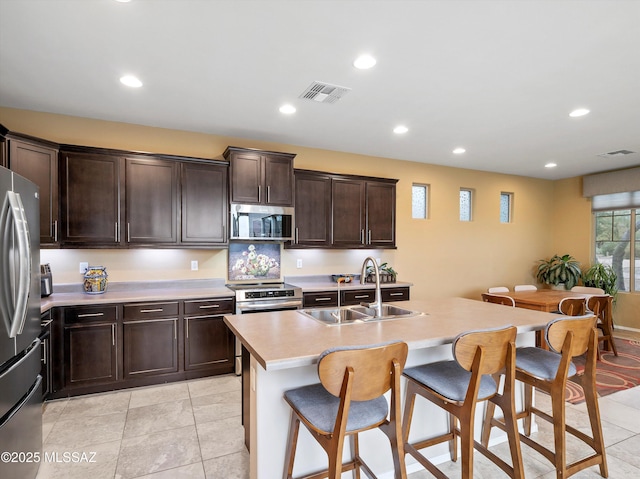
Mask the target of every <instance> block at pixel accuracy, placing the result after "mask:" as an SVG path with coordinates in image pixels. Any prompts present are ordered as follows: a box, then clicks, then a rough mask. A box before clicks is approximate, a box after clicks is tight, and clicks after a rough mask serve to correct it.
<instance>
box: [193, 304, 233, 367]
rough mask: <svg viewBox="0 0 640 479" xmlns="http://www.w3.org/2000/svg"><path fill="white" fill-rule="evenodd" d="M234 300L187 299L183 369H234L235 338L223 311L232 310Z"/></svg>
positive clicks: (230, 311)
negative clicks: (225, 320)
mask: <svg viewBox="0 0 640 479" xmlns="http://www.w3.org/2000/svg"><path fill="white" fill-rule="evenodd" d="M233 307H234V304H233V300H232V299H222V300H219V299H210V300H195V301H185V302H184V369H185V370H186V371H193V370H199V369H210V370H211V371H212V372H213V371H218V372H220V373H225V372H232V371H233V360H234V350H233V349H234V341H235V339H234V337H233V334H232V333H231V331H230V330H229V328H228V327H227V325H226V324H224V319H223V318H222V314H226V313H233Z"/></svg>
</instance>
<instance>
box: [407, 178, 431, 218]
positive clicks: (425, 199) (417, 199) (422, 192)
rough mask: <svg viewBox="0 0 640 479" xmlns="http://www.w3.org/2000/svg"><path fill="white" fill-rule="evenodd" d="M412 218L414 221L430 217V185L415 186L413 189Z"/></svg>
mask: <svg viewBox="0 0 640 479" xmlns="http://www.w3.org/2000/svg"><path fill="white" fill-rule="evenodd" d="M411 217H412V218H414V219H427V218H428V217H429V185H419V184H414V185H413V186H412V187H411Z"/></svg>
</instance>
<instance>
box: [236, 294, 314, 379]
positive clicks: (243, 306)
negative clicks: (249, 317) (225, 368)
mask: <svg viewBox="0 0 640 479" xmlns="http://www.w3.org/2000/svg"><path fill="white" fill-rule="evenodd" d="M301 308H302V298H298V299H287V300H279V301H236V314H252V313H273V312H276V311H290V310H294V309H301ZM235 356H236V358H235V361H236V364H235V373H236V374H237V375H238V376H239V375H241V374H242V343H241V342H240V340H239V339H238V338H236V347H235Z"/></svg>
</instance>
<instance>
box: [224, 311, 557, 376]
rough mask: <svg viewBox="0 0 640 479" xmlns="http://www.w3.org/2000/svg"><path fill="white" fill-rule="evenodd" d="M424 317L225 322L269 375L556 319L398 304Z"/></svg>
mask: <svg viewBox="0 0 640 479" xmlns="http://www.w3.org/2000/svg"><path fill="white" fill-rule="evenodd" d="M395 304H397V305H398V306H401V307H403V308H407V309H411V310H414V311H422V312H424V313H427V314H426V315H424V316H416V317H409V318H403V319H393V320H386V321H371V322H367V323H354V324H343V325H339V326H330V325H326V324H322V323H320V322H318V321H316V320H314V319H312V318H309V317H308V316H305V315H303V314H301V313H299V312H298V311H279V312H269V313H255V314H244V315H226V316H225V322H226V323H227V325H228V326H229V328H231V330H232V332H233V333H234V334H235V335H236V336H237V337H238V338H239V339H240V341H241V342H242V344H243V345H244V346H245V347H246V348H247V349H248V350H249V351H250V353H251V354H252V355H253V356H254V357H255V359H256V360H257V361H258V363H259V364H260V365H261V366H262V367H263V368H265V369H266V370H276V369H287V368H294V367H299V366H307V365H310V364H313V363H314V362H315V361H316V358H317V357H318V355H319V354H320V353H322V352H323V351H324V350H326V349H328V348H331V347H336V346H346V345H362V344H374V343H380V342H384V341H391V340H402V341H405V342H407V344H408V345H409V349H410V350H411V349H420V348H427V347H431V346H438V345H442V344H447V343H451V342H452V340H453V339H454V338H455V337H456V336H457V335H458V334H460V333H462V332H465V331H469V330H474V329H486V328H498V327H504V326H507V325H514V326H516V327H517V328H518V333H525V332H530V331H536V330H539V329H543V328H544V326H545V325H546V324H547V323H548V322H549V321H551V320H552V319H554V318H557V317H558V315H557V314H553V313H542V312H539V311H533V310H528V309H521V308H511V307H507V306H502V305H497V304H492V303H484V302H482V301H476V300H471V299H465V298H445V299H433V300H411V301H403V302H399V303H395Z"/></svg>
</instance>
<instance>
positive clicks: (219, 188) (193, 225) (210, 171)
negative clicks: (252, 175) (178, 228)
mask: <svg viewBox="0 0 640 479" xmlns="http://www.w3.org/2000/svg"><path fill="white" fill-rule="evenodd" d="M227 175H228V168H227V167H226V166H219V165H207V164H202V163H183V164H182V234H181V242H182V243H193V244H208V245H211V244H214V245H223V244H225V243H226V242H227V216H228V199H227V198H228V197H227Z"/></svg>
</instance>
